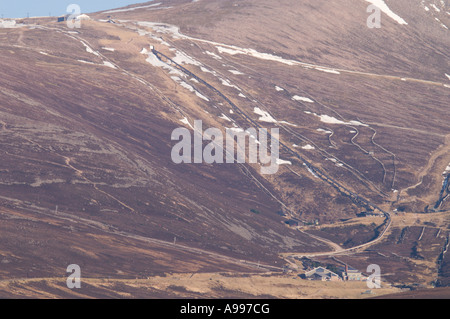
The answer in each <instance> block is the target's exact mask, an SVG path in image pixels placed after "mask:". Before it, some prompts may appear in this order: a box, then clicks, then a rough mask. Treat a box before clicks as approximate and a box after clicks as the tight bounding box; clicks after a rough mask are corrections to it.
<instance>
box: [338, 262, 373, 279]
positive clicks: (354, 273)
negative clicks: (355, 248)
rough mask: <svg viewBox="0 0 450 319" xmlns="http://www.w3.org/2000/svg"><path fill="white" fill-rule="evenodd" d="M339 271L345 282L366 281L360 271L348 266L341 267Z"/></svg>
mask: <svg viewBox="0 0 450 319" xmlns="http://www.w3.org/2000/svg"><path fill="white" fill-rule="evenodd" d="M339 271H340V273H341V277H342V279H343V280H345V281H362V280H366V277H365V276H364V275H363V274H362V273H361V272H360V271H359V270H358V269H355V268H352V267H349V266H348V265H345V267H340V268H339Z"/></svg>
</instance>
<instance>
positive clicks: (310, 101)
mask: <svg viewBox="0 0 450 319" xmlns="http://www.w3.org/2000/svg"><path fill="white" fill-rule="evenodd" d="M292 99H293V100H294V101H302V102H308V103H314V101H313V100H311V99H310V98H307V97H303V96H298V95H294V96H293V97H292Z"/></svg>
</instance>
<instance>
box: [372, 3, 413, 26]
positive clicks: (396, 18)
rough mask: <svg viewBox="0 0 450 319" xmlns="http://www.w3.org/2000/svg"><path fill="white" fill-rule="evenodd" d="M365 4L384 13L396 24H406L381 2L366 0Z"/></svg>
mask: <svg viewBox="0 0 450 319" xmlns="http://www.w3.org/2000/svg"><path fill="white" fill-rule="evenodd" d="M366 2H369V3H371V4H373V5H375V6H377V7H378V8H379V9H380V10H381V11H382V12H383V13H385V14H386V15H387V16H388V17H389V18H391V19H393V20H395V21H396V22H397V23H398V24H404V25H407V24H408V23H406V21H405V20H403V19H402V18H401V17H399V16H398V15H397V14H395V13H394V12H393V11H392V10H391V9H390V8H389V7H388V6H387V4H386V3H385V2H384V1H383V0H366Z"/></svg>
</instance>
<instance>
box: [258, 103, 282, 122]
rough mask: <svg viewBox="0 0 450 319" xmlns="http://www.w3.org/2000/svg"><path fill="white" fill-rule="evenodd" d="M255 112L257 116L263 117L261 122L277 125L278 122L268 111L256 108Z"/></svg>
mask: <svg viewBox="0 0 450 319" xmlns="http://www.w3.org/2000/svg"><path fill="white" fill-rule="evenodd" d="M253 112H254V113H255V114H258V115H260V116H261V117H260V118H259V120H260V121H261V122H268V123H276V122H277V121H276V120H275V119H274V118H273V117H272V116H270V114H269V113H267V112H266V111H263V110H261V109H260V108H259V107H255V108H254V109H253Z"/></svg>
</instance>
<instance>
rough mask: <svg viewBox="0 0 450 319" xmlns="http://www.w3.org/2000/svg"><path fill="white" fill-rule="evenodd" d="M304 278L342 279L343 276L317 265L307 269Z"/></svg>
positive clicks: (321, 279) (320, 279)
mask: <svg viewBox="0 0 450 319" xmlns="http://www.w3.org/2000/svg"><path fill="white" fill-rule="evenodd" d="M302 278H304V279H307V280H319V281H340V280H341V278H340V277H339V275H337V274H335V273H334V272H332V271H330V270H328V269H326V268H323V267H317V268H314V269H313V270H310V271H307V272H306V273H305V274H304V275H303V276H302Z"/></svg>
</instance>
